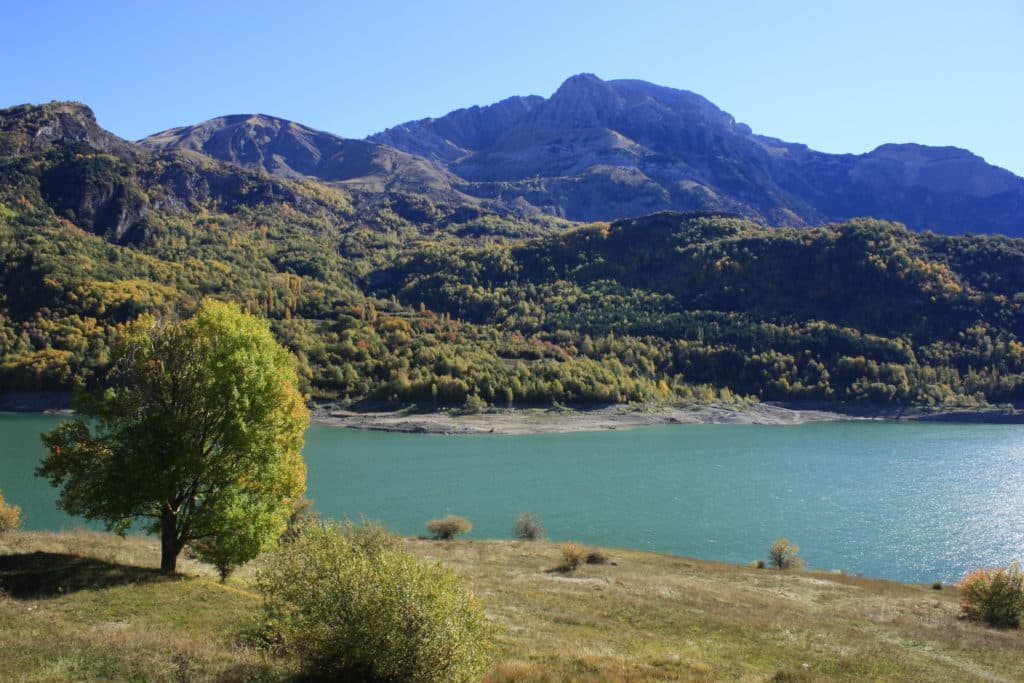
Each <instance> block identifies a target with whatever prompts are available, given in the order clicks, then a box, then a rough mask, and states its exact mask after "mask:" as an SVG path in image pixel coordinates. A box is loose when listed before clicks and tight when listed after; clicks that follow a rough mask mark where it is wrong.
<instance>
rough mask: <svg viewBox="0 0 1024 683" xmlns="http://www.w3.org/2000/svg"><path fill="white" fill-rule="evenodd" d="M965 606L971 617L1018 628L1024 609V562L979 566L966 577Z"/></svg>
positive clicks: (963, 586) (962, 584)
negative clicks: (991, 567) (987, 566)
mask: <svg viewBox="0 0 1024 683" xmlns="http://www.w3.org/2000/svg"><path fill="white" fill-rule="evenodd" d="M957 587H958V588H959V589H960V598H961V609H963V612H964V615H965V616H966V617H967V618H968V619H973V620H975V621H983V622H985V623H986V624H988V625H989V626H998V627H1015V626H1017V625H1019V624H1020V617H1021V612H1022V611H1024V573H1022V572H1021V568H1020V564H1018V563H1016V562H1014V563H1013V564H1011V565H1009V566H1007V567H1003V568H1001V569H976V570H974V571H973V572H971V573H969V574H968V575H967V576H965V577H964V579H963V581H961V582H960V584H959V585H958V586H957Z"/></svg>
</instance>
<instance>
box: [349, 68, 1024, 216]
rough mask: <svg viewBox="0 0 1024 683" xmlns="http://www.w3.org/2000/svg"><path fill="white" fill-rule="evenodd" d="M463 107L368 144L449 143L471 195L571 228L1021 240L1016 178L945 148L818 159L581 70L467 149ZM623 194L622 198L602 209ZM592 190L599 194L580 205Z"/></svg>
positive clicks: (713, 112) (642, 86) (664, 91)
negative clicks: (758, 227) (690, 222)
mask: <svg viewBox="0 0 1024 683" xmlns="http://www.w3.org/2000/svg"><path fill="white" fill-rule="evenodd" d="M505 101H507V100H505ZM465 111H467V110H457V111H456V112H453V113H452V114H449V115H448V116H445V117H440V118H436V119H421V120H419V121H413V122H408V123H406V124H400V125H399V126H396V127H393V128H390V129H388V130H386V131H383V132H382V133H378V134H375V135H371V136H369V138H368V139H370V140H375V141H381V142H387V143H388V144H393V145H394V146H396V147H398V148H400V149H404V150H406V151H409V152H410V153H414V154H423V153H429V150H430V149H437V148H440V147H443V146H444V145H445V144H451V145H452V146H454V147H457V148H459V149H462V150H464V152H466V153H464V154H462V155H461V156H459V157H458V158H455V159H451V160H448V161H447V163H448V164H449V168H450V170H452V171H453V172H454V173H455V174H457V175H460V176H462V177H464V178H466V179H467V180H470V181H476V182H478V183H480V188H481V189H483V188H487V187H488V186H489V185H490V186H494V185H504V186H503V187H502V188H501V189H500V192H501V195H502V196H506V197H507V196H513V195H515V194H516V193H517V192H518V193H519V196H521V197H522V198H524V199H525V200H526V201H527V202H530V203H531V204H534V205H536V206H537V207H538V208H539V209H540V210H542V211H545V212H549V213H555V214H556V215H562V216H565V217H567V218H570V219H576V220H598V219H601V220H609V219H615V218H623V217H629V216H631V215H640V214H644V213H649V212H651V211H657V210H694V209H696V210H709V209H710V210H725V211H735V212H737V213H741V214H743V215H745V216H747V217H750V218H754V219H756V220H761V221H763V222H766V223H769V224H774V225H814V224H820V223H825V222H835V221H842V220H846V219H849V218H852V217H856V216H862V215H871V216H875V217H878V218H884V219H890V220H899V221H901V222H905V223H907V224H908V225H910V227H912V228H914V229H918V230H922V229H931V230H935V231H939V232H962V231H972V230H973V231H980V232H985V231H993V232H1003V233H1006V234H1015V235H1019V234H1024V179H1022V178H1019V177H1017V176H1016V175H1014V174H1013V173H1011V172H1010V171H1007V170H1005V169H1002V168H999V167H996V166H992V165H990V164H987V163H986V162H985V161H984V160H983V159H982V158H981V157H978V156H977V155H974V154H972V153H970V152H969V151H967V150H960V149H959V148H956V147H929V146H925V145H920V144H916V143H904V144H897V143H883V144H880V145H879V146H878V147H876V148H875V149H874V150H872V151H870V152H867V153H865V154H828V153H825V152H818V151H816V150H813V149H811V148H810V147H808V146H807V145H804V144H801V143H793V142H786V141H782V140H779V139H777V138H772V137H769V136H766V135H759V134H755V133H753V132H752V131H751V129H750V127H749V126H747V125H746V124H743V123H739V122H737V121H736V119H735V118H734V117H733V116H732V115H730V114H728V113H727V112H725V111H723V110H721V109H719V108H718V107H717V106H715V105H714V104H713V103H712V102H710V101H709V100H707V99H706V98H703V97H702V96H700V95H698V94H696V93H692V92H689V91H685V90H676V89H673V88H667V87H664V86H658V85H654V84H651V83H647V82H645V81H641V80H635V79H628V80H612V81H602V80H601V79H600V78H598V77H597V76H594V75H593V74H580V75H577V76H573V77H571V78H569V79H567V80H566V81H565V82H564V83H563V84H562V85H561V86H560V87H559V88H558V90H556V91H555V93H554V94H553V95H552V96H551V97H550V98H548V99H544V98H539V100H538V99H533V100H531V106H530V108H529V111H527V112H525V113H523V114H522V115H521V116H519V117H517V118H514V119H509V120H506V121H505V122H504V125H505V128H504V130H503V131H502V133H501V134H500V135H498V136H495V137H494V138H493V139H492V140H491V141H489V142H488V144H485V145H481V146H479V147H478V148H476V149H473V148H468V147H467V144H466V143H467V142H468V141H469V137H468V136H467V135H465V133H463V132H461V131H459V130H458V128H457V125H456V124H457V123H458V120H459V119H460V118H461V117H462V116H464V115H462V114H460V112H465ZM488 111H489V110H488V109H487V108H481V109H480V112H481V114H482V115H484V114H486V113H488ZM396 130H397V131H401V133H402V134H401V135H397V134H396V133H395V132H394V131H396ZM453 130H454V132H453ZM446 136H447V137H446ZM423 140H429V141H430V144H429V146H425V145H424V143H423V142H422V141H423ZM524 150H526V151H524ZM538 184H541V185H542V186H543V187H542V188H540V189H539V190H538V188H537V187H536V186H537V185H538ZM567 186H571V187H567ZM492 191H493V190H492ZM623 193H632V194H633V197H634V198H633V200H632V201H623V202H619V203H618V204H616V202H615V199H614V198H616V197H617V196H619V195H621V194H623ZM602 195H604V196H610V197H612V198H613V199H612V201H611V202H604V203H602V202H601V201H599V200H595V199H594V198H595V197H600V196H602Z"/></svg>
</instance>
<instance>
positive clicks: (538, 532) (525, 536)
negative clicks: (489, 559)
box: [512, 512, 544, 541]
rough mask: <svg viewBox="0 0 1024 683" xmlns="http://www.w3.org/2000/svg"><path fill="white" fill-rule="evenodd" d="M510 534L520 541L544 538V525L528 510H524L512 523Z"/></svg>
mask: <svg viewBox="0 0 1024 683" xmlns="http://www.w3.org/2000/svg"><path fill="white" fill-rule="evenodd" d="M512 536H513V537H514V538H518V539H519V540H520V541H539V540H540V539H542V538H544V527H543V525H541V523H540V520H539V519H537V517H536V516H534V515H533V514H532V513H530V512H524V513H523V514H521V515H519V517H518V518H517V519H516V523H515V524H513V525H512Z"/></svg>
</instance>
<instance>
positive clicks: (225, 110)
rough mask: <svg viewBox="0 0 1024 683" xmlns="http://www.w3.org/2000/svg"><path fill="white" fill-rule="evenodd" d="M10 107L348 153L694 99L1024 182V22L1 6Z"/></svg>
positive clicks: (785, 134)
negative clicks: (601, 95)
mask: <svg viewBox="0 0 1024 683" xmlns="http://www.w3.org/2000/svg"><path fill="white" fill-rule="evenodd" d="M2 16H3V17H4V26H3V29H2V32H0V64H2V65H3V68H2V70H0V73H2V75H0V106H9V105H13V104H20V103H23V102H45V101H48V100H52V99H62V100H63V99H74V100H80V101H82V102H85V103H86V104H88V105H90V106H91V107H92V108H93V110H94V111H95V112H96V115H97V118H98V119H99V122H100V124H101V125H103V126H104V127H106V128H109V129H110V130H112V131H113V132H115V133H117V134H118V135H121V136H123V137H126V138H129V139H136V138H139V137H142V136H144V135H147V134H149V133H154V132H157V131H159V130H163V129H166V128H170V127H174V126H179V125H187V124H190V123H196V122H198V121H202V120H205V119H208V118H211V117H213V116H218V115H222V114H235V113H251V112H261V113H266V114H272V115H276V116H282V117H285V118H289V119H293V120H296V121H300V122H302V123H304V124H307V125H310V126H312V127H314V128H320V129H323V130H328V131H331V132H334V133H338V134H340V135H344V136H346V137H362V136H364V135H367V134H369V133H373V132H376V131H379V130H382V129H384V128H386V127H388V126H392V125H395V124H398V123H401V122H404V121H407V120H410V119H416V118H422V117H425V116H440V115H443V114H445V113H446V112H448V111H450V110H452V109H457V108H459V107H465V106H471V105H474V104H489V103H492V102H495V101H497V100H499V99H502V98H504V97H508V96H510V95H528V94H536V95H544V96H548V95H550V94H551V93H552V92H554V90H555V89H556V88H557V87H558V85H559V84H560V83H561V82H562V81H563V80H565V79H566V78H567V77H569V76H571V75H573V74H576V73H580V72H591V73H595V74H597V75H598V76H600V77H601V78H604V79H612V78H640V79H643V80H647V81H652V82H654V83H658V84H661V85H667V86H671V87H675V88H682V89H686V90H692V91H694V92H697V93H699V94H701V95H704V96H705V97H707V98H708V99H710V100H711V101H712V102H714V103H715V104H717V105H718V106H720V107H721V108H723V109H725V110H726V111H728V112H729V113H731V114H732V115H733V116H735V117H736V119H737V120H739V121H743V122H745V123H747V124H749V125H750V126H751V127H752V128H753V129H754V130H755V132H758V133H762V134H765V135H772V136H775V137H780V138H783V139H786V140H791V141H795V142H803V143H806V144H808V145H810V146H811V147H814V148H816V149H820V150H823V151H827V152H855V153H859V152H865V151H868V150H870V149H872V148H874V147H876V146H877V145H879V144H882V143H884V142H920V143H924V144H932V145H955V146H958V147H965V148H967V149H970V150H971V151H973V152H975V153H976V154H979V155H981V156H983V157H985V159H986V160H987V161H989V162H990V163H994V164H997V165H999V166H1003V167H1004V168H1008V169H1010V170H1012V171H1014V172H1015V173H1017V174H1018V175H1024V134H1022V132H1021V126H1022V123H1024V75H1022V74H1024V39H1022V36H1024V2H1021V1H1020V0H978V1H977V2H974V3H968V2H964V1H963V0H960V1H958V2H950V1H947V0H932V1H931V2H917V1H909V0H908V1H901V0H889V1H888V2H876V1H875V0H859V1H856V2H847V1H846V0H839V1H836V2H822V1H821V0H819V1H818V2H797V1H791V0H766V1H763V2H761V1H755V0H750V1H747V2H740V1H735V2H722V3H715V2H707V1H706V0H704V1H702V2H689V1H685V0H677V1H675V2H669V1H666V2H643V1H642V0H633V1H630V2H626V1H620V2H606V1H603V0H591V1H590V2H569V1H566V2H558V1H557V0H548V1H547V2H536V1H534V0H517V1H516V2H507V3H497V2H487V1H486V0H474V1H472V2H462V1H453V2H429V1H423V0H421V1H419V2H414V1H409V2H396V1H390V0H378V1H377V2H373V3H371V2H366V1H365V0H363V1H359V2H348V1H342V0H338V1H335V2H326V1H325V2H298V1H296V2H289V3H283V2H276V3H271V2H258V1H257V2H228V1H224V2H218V1H217V0H206V1H205V2H194V1H192V0H185V1H180V2H175V3H173V4H172V3H160V4H158V3H153V2H145V1H143V2H138V1H133V2H121V1H116V0H110V1H106V2H99V1H92V2H90V1H87V0H79V1H77V2H54V1H48V0H5V2H4V6H3V12H2Z"/></svg>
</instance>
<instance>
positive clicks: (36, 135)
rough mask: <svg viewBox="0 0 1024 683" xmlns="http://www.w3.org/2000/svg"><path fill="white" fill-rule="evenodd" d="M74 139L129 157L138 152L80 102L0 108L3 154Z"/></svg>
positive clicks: (0, 143) (30, 149)
mask: <svg viewBox="0 0 1024 683" xmlns="http://www.w3.org/2000/svg"><path fill="white" fill-rule="evenodd" d="M74 143H81V144H87V145H89V146H90V147H94V148H96V149H99V150H102V151H104V152H107V153H110V154H115V155H117V156H121V157H126V158H127V157H132V156H134V152H135V151H134V150H133V149H132V145H131V144H130V143H128V142H126V141H125V140H122V139H121V138H119V137H117V136H116V135H113V134H112V133H109V132H107V131H106V130H104V129H102V128H100V126H99V124H97V123H96V115H95V114H94V113H93V111H92V109H90V108H89V107H87V106H86V105H84V104H82V103H81V102H58V101H54V102H49V103H47V104H44V105H39V106H35V105H28V104H25V105H19V106H17V107H11V108H9V109H3V110H0V155H12V156H13V155H17V154H25V153H29V152H38V151H43V150H46V149H48V148H50V147H53V146H55V145H65V144H74Z"/></svg>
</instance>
